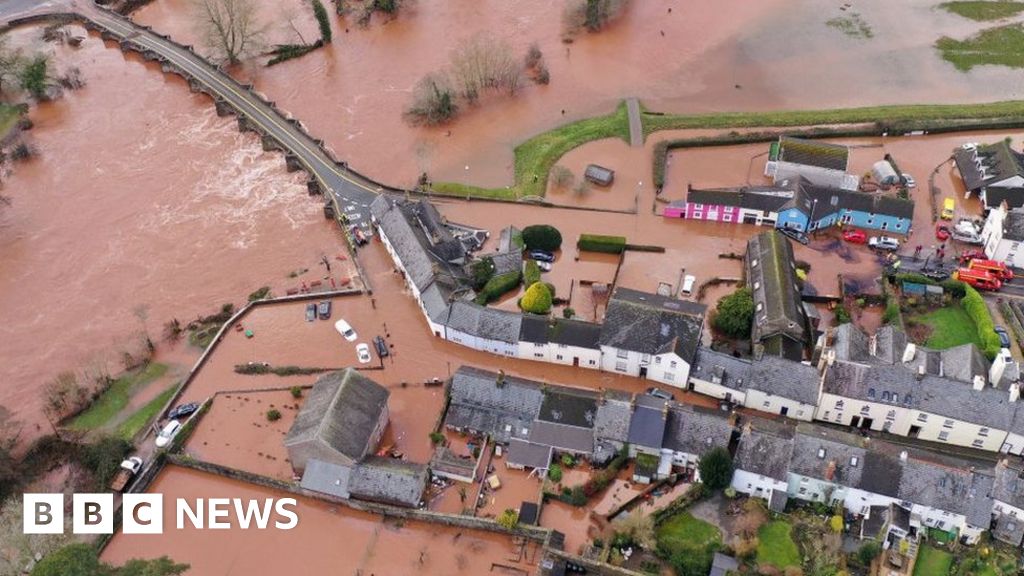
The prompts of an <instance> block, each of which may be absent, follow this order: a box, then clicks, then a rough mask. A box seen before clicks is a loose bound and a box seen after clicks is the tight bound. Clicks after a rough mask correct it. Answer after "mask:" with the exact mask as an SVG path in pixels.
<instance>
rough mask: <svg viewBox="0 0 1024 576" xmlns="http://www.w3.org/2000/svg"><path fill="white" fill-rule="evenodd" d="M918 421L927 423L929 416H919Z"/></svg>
mask: <svg viewBox="0 0 1024 576" xmlns="http://www.w3.org/2000/svg"><path fill="white" fill-rule="evenodd" d="M917 421H918V422H927V421H928V415H927V414H918V415H917Z"/></svg>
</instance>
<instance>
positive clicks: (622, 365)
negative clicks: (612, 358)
mask: <svg viewBox="0 0 1024 576" xmlns="http://www.w3.org/2000/svg"><path fill="white" fill-rule="evenodd" d="M615 370H616V371H617V372H625V371H626V363H625V362H616V363H615Z"/></svg>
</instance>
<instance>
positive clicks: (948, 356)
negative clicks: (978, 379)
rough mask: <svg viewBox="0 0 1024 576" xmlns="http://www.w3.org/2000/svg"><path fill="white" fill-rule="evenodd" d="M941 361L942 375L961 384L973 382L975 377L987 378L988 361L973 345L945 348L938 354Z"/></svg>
mask: <svg viewBox="0 0 1024 576" xmlns="http://www.w3.org/2000/svg"><path fill="white" fill-rule="evenodd" d="M939 357H940V358H941V359H942V373H943V375H945V376H946V377H947V378H952V379H954V380H959V381H961V382H973V381H974V377H975V376H984V377H985V378H988V368H989V365H988V360H986V359H985V356H984V355H982V353H981V351H980V350H978V347H977V346H975V345H974V344H963V345H961V346H955V347H953V348H947V349H945V350H942V351H941V352H940V353H939Z"/></svg>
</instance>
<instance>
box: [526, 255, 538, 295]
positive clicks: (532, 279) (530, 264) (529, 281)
mask: <svg viewBox="0 0 1024 576" xmlns="http://www.w3.org/2000/svg"><path fill="white" fill-rule="evenodd" d="M537 282H540V266H539V265H538V264H537V262H535V261H534V260H527V261H526V267H525V269H524V270H523V284H524V285H525V286H526V287H527V288H529V287H530V286H533V285H534V284H536V283H537Z"/></svg>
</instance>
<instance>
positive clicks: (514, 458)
mask: <svg viewBox="0 0 1024 576" xmlns="http://www.w3.org/2000/svg"><path fill="white" fill-rule="evenodd" d="M551 454H552V448H551V446H545V445H542V444H534V443H533V442H527V441H525V440H520V439H518V438H513V439H512V441H511V442H509V444H508V463H509V464H517V465H519V466H525V467H527V468H540V469H546V468H547V467H548V466H549V465H550V464H551Z"/></svg>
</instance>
